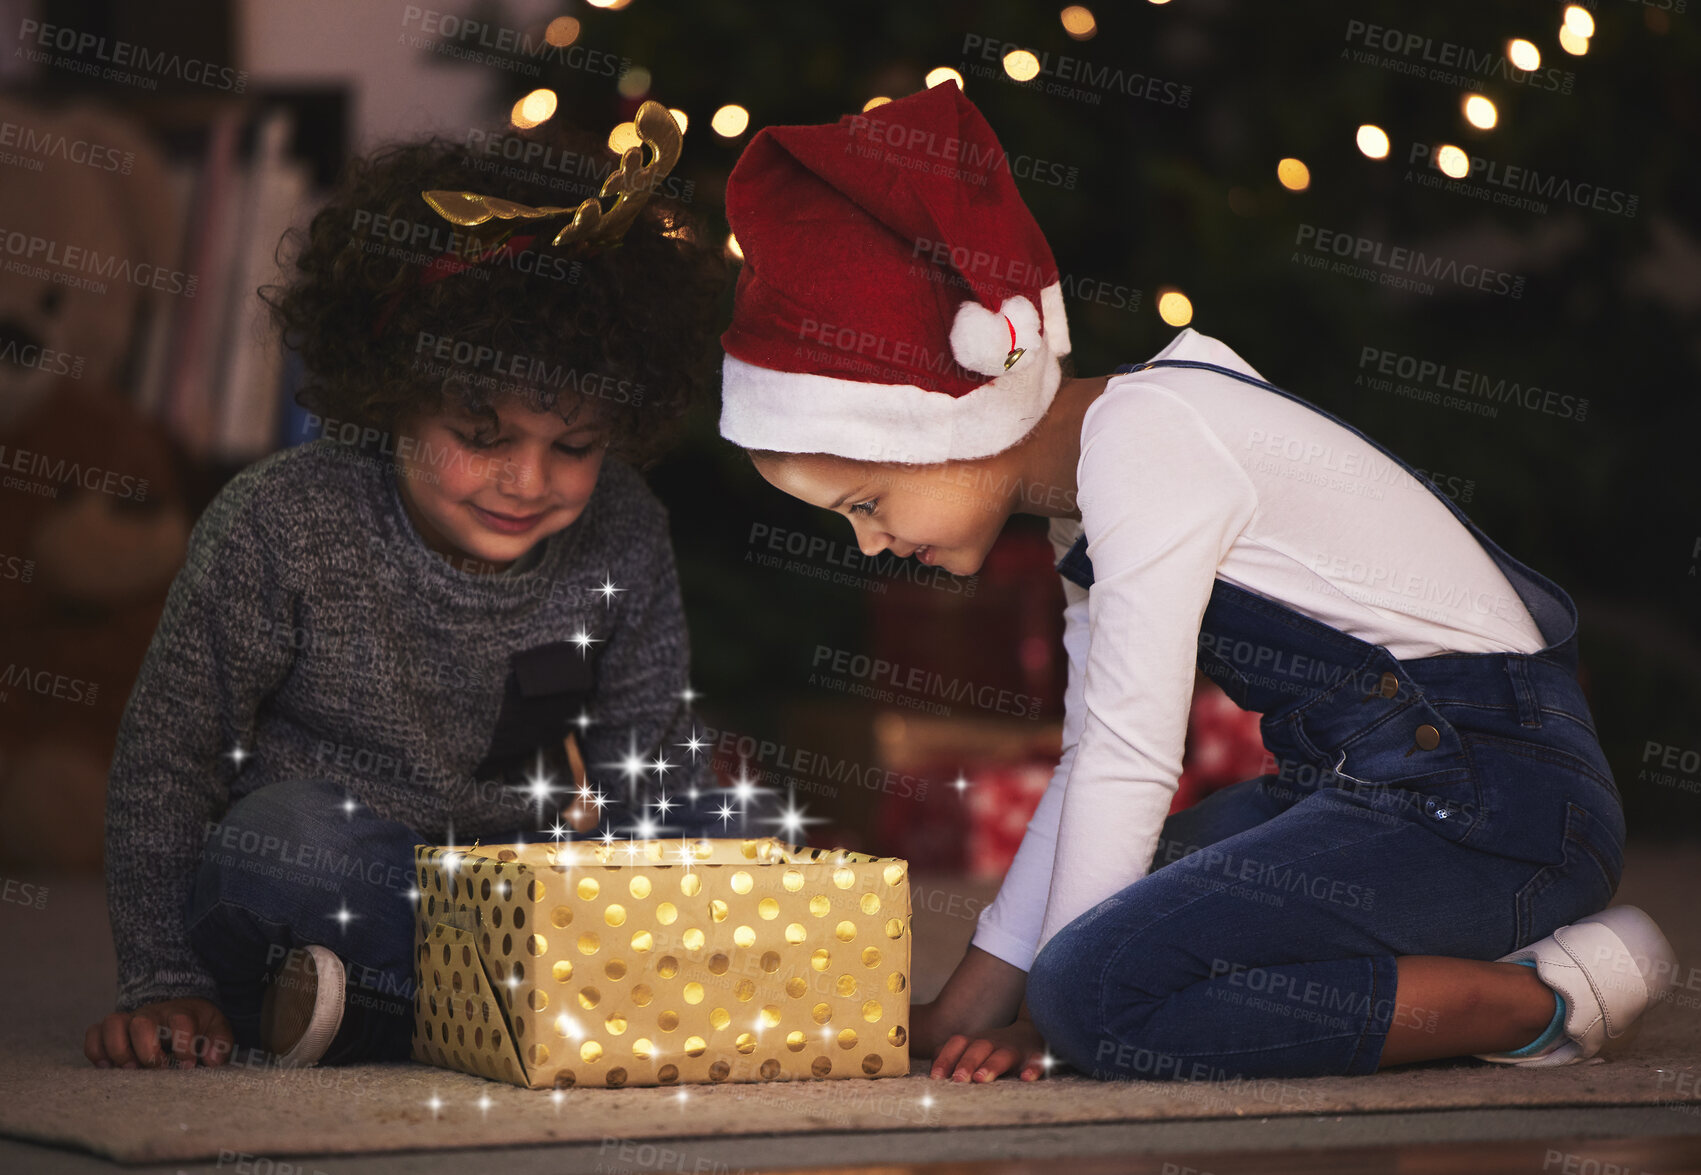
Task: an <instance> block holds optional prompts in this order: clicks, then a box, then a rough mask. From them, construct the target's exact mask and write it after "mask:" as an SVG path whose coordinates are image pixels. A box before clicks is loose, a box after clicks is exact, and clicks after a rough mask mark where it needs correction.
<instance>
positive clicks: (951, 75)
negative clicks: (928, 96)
mask: <svg viewBox="0 0 1701 1175" xmlns="http://www.w3.org/2000/svg"><path fill="white" fill-rule="evenodd" d="M940 82H956V83H957V88H958V89H959V90H960V89H962V88H963V75H962V74H960V73H958V72H957V71H956V70H954V69H952V68H951V67H950V66H949V65H941V66H940V67H939V68H937V69H930V70H928V71H927V88H928V89H930V90H931V89H932V88H933V87H934V86H937V85H938V84H939V83H940Z"/></svg>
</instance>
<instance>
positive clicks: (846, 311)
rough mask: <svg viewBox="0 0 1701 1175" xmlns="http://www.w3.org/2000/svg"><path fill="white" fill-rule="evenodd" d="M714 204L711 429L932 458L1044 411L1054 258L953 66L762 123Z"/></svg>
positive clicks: (808, 448)
mask: <svg viewBox="0 0 1701 1175" xmlns="http://www.w3.org/2000/svg"><path fill="white" fill-rule="evenodd" d="M726 207H727V220H728V222H729V223H730V224H731V226H732V230H733V235H734V236H735V237H736V238H737V240H738V244H739V248H740V250H741V251H742V253H743V255H744V267H743V269H742V271H741V272H740V273H739V277H738V287H737V292H736V299H735V303H734V309H733V318H732V325H731V326H730V327H729V328H728V329H727V331H726V333H725V334H724V335H722V336H721V345H722V347H723V349H724V350H725V352H726V357H725V359H724V361H723V364H722V368H721V372H722V388H723V398H722V408H721V435H722V436H724V437H726V438H727V439H728V440H730V441H732V442H734V443H735V444H738V445H740V446H742V447H744V448H747V449H771V450H777V451H779V452H786V453H830V454H835V455H837V456H841V457H850V458H854V459H857V460H864V461H896V462H906V463H916V464H932V463H936V462H942V461H949V460H961V459H967V458H974V457H986V456H990V455H991V454H993V453H997V452H1001V451H1002V450H1004V449H1007V448H1009V447H1010V446H1011V445H1013V444H1015V443H1016V442H1017V441H1019V440H1021V439H1022V438H1023V437H1024V436H1026V435H1027V434H1028V432H1029V431H1031V430H1032V429H1033V427H1034V426H1035V425H1036V424H1038V423H1039V420H1040V418H1041V417H1042V416H1044V415H1045V412H1046V409H1047V408H1048V407H1049V406H1050V404H1051V400H1052V397H1053V396H1054V395H1055V394H1056V392H1057V386H1058V384H1059V383H1060V382H1061V379H1062V372H1061V369H1060V366H1059V360H1060V359H1061V357H1062V356H1063V355H1066V354H1068V352H1069V327H1068V324H1067V322H1065V320H1064V314H1063V295H1062V290H1061V286H1060V284H1059V281H1058V273H1057V264H1056V262H1054V261H1053V260H1052V256H1051V249H1050V247H1049V246H1048V245H1047V244H1046V241H1045V237H1044V235H1043V234H1041V232H1040V229H1039V225H1038V224H1036V223H1035V221H1034V218H1033V214H1032V213H1031V212H1029V211H1028V208H1027V205H1025V204H1024V203H1022V198H1021V196H1020V195H1018V194H1017V192H1016V184H1015V181H1014V179H1013V178H1012V177H1011V174H1010V166H1009V161H1008V159H1007V158H1006V157H1005V155H1004V151H1003V148H1001V147H1000V146H999V144H998V139H997V137H996V136H994V135H993V133H992V128H991V127H990V126H988V125H987V122H986V119H985V118H984V117H982V115H981V113H980V111H978V110H976V109H975V107H974V105H973V104H972V103H971V102H969V100H968V99H967V98H966V97H964V96H963V92H962V91H961V90H960V89H959V88H958V87H957V86H956V84H955V83H952V82H943V83H941V84H940V85H937V86H934V87H933V88H932V89H929V90H924V91H922V92H920V93H916V94H911V95H909V96H908V97H905V98H899V99H897V100H896V101H893V102H889V103H886V104H885V105H882V106H878V107H876V108H875V109H873V110H870V111H867V112H865V113H862V114H852V115H847V116H845V117H844V118H841V119H840V120H839V121H838V122H837V123H832V124H827V125H820V126H775V127H767V128H765V129H764V130H762V131H761V132H760V133H759V134H758V135H757V136H756V137H755V138H754V139H753V140H751V143H750V146H749V147H748V148H746V149H745V151H744V154H743V156H742V157H741V158H740V159H739V161H738V165H737V166H736V167H734V168H733V171H732V175H731V177H730V178H729V179H728V180H727V189H726Z"/></svg>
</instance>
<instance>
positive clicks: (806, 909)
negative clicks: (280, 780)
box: [413, 837, 911, 1089]
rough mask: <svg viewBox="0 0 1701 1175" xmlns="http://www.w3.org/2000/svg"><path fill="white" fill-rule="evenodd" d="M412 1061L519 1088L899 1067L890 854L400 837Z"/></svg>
mask: <svg viewBox="0 0 1701 1175" xmlns="http://www.w3.org/2000/svg"><path fill="white" fill-rule="evenodd" d="M414 862H415V869H416V876H417V881H418V887H419V893H420V898H419V905H418V912H419V921H418V922H417V923H416V927H415V935H414V972H415V980H416V988H415V995H414V1031H413V1058H414V1060H416V1061H421V1062H424V1063H427V1064H432V1065H440V1066H443V1067H445V1068H450V1069H459V1070H461V1071H462V1072H466V1073H474V1074H478V1075H480V1076H483V1077H488V1078H491V1079H493V1080H496V1081H507V1082H510V1083H512V1084H515V1085H521V1086H525V1087H527V1088H530V1089H549V1088H563V1087H567V1086H574V1085H596V1086H608V1087H616V1088H618V1087H621V1086H633V1085H674V1084H685V1083H691V1082H723V1081H784V1080H790V1079H795V1078H805V1077H823V1078H826V1077H891V1076H896V1077H907V1076H908V1075H909V984H910V941H911V940H910V890H909V884H908V874H909V865H908V862H907V861H904V860H902V859H899V858H896V857H872V856H868V855H866V854H862V853H853V852H848V851H845V850H841V849H817V848H799V847H796V846H793V845H789V844H786V843H784V842H782V841H779V840H776V839H774V838H773V837H764V838H759V839H750V840H730V839H719V840H717V839H712V838H701V839H697V840H679V841H661V840H649V841H632V842H622V843H618V844H614V845H607V844H604V843H603V842H600V841H578V842H569V843H566V844H530V845H499V846H495V845H493V846H482V847H481V846H478V845H474V846H473V847H471V848H467V847H458V846H443V845H423V844H422V845H416V846H414Z"/></svg>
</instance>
